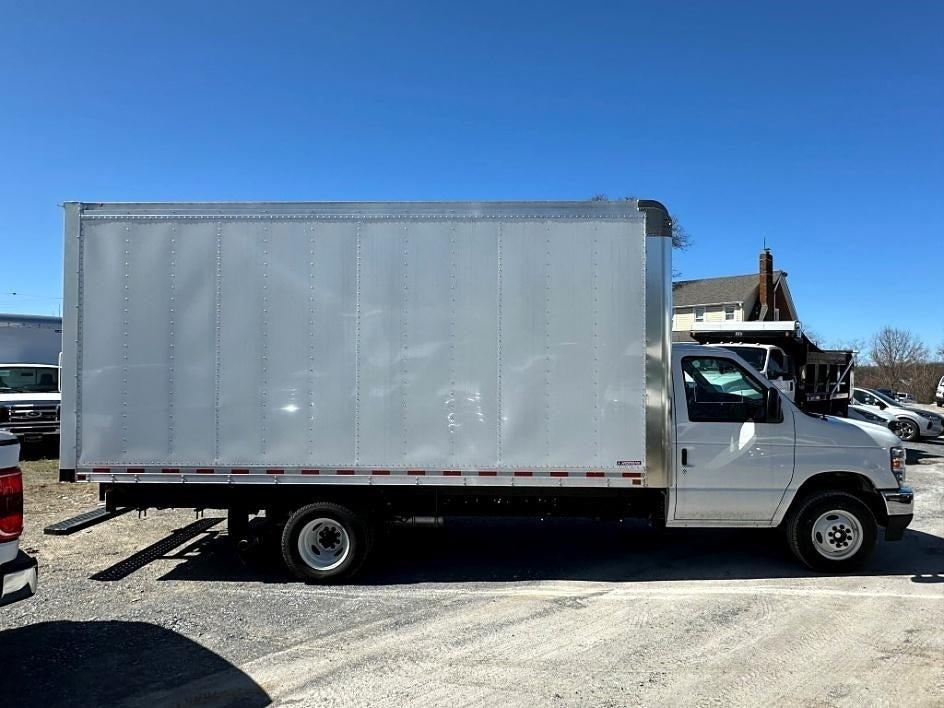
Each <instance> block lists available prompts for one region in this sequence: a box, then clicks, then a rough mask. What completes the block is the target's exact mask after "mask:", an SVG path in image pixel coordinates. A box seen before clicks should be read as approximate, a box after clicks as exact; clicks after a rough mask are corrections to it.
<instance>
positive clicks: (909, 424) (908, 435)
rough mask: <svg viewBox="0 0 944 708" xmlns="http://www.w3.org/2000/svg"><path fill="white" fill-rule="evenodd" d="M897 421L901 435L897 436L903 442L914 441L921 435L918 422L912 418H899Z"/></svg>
mask: <svg viewBox="0 0 944 708" xmlns="http://www.w3.org/2000/svg"><path fill="white" fill-rule="evenodd" d="M898 421H899V422H900V423H901V435H899V436H898V437H900V438H901V439H902V440H904V441H905V442H915V441H916V440H918V438H920V437H921V428H919V427H918V424H917V423H915V422H914V421H913V420H909V419H908V418H899V419H898Z"/></svg>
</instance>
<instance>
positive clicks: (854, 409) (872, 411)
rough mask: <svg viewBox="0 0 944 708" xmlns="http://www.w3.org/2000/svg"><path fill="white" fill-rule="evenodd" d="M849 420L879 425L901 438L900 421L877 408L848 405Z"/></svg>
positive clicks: (855, 404) (854, 404)
mask: <svg viewBox="0 0 944 708" xmlns="http://www.w3.org/2000/svg"><path fill="white" fill-rule="evenodd" d="M848 417H849V418H852V419H853V420H861V421H864V422H866V423H873V424H874V425H880V426H882V427H883V428H888V429H889V430H891V431H892V432H893V433H895V435H897V436H898V437H901V432H902V431H901V428H902V425H901V421H900V420H898V418H896V417H895V416H893V415H892V414H891V413H887V412H886V411H883V410H881V409H880V408H878V407H874V406H862V405H858V404H857V403H850V404H849V414H848Z"/></svg>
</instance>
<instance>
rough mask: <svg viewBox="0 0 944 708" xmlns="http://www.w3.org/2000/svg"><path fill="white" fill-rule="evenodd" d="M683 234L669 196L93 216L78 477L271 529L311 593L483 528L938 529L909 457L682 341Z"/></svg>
mask: <svg viewBox="0 0 944 708" xmlns="http://www.w3.org/2000/svg"><path fill="white" fill-rule="evenodd" d="M671 234H672V225H671V220H670V218H669V213H668V211H667V210H666V209H665V207H664V206H662V205H661V204H660V203H658V202H655V201H648V200H627V201H622V202H412V203H409V202H408V203H401V202H376V203H370V202H368V203H318V202H314V203H307V202H306V203H170V204H159V203H131V204H121V203H77V202H72V203H67V204H65V267H64V274H65V282H64V290H65V307H64V312H65V317H64V322H63V328H64V331H63V334H64V336H63V361H62V372H63V374H62V390H63V414H62V436H61V457H60V465H61V469H60V479H61V480H63V481H66V482H76V483H93V484H98V485H99V492H100V495H101V497H102V499H103V500H104V504H105V507H104V508H105V510H106V511H114V512H118V511H120V510H122V509H124V510H127V509H148V508H195V509H223V510H226V511H227V513H228V518H229V523H230V533H231V534H232V535H234V536H236V537H237V538H239V537H240V536H242V535H244V534H246V533H249V532H248V531H247V528H248V527H249V525H248V524H247V520H248V519H249V517H250V516H253V515H254V516H256V517H257V518H258V519H260V520H264V522H265V524H267V525H270V529H274V530H275V533H274V536H275V537H277V538H278V539H279V543H278V546H279V549H280V550H279V552H280V554H281V556H282V558H283V559H284V561H285V564H286V566H287V568H288V569H289V570H290V571H292V572H293V573H294V574H295V575H297V576H298V577H299V578H301V579H304V580H306V581H311V582H337V581H342V580H346V579H349V578H351V577H353V576H354V575H355V574H356V573H357V571H358V570H359V569H360V568H361V567H362V566H363V564H364V562H365V561H366V559H367V558H368V557H369V554H370V550H371V547H372V545H373V540H374V538H375V537H376V531H377V529H378V528H380V527H381V526H382V525H384V524H388V523H411V524H415V525H434V524H437V523H439V522H440V521H441V520H443V519H446V520H448V519H449V518H450V517H454V516H470V515H471V516H483V517H489V518H492V517H495V516H503V515H511V516H522V515H523V516H535V517H546V516H554V515H559V516H585V517H592V518H604V519H606V518H609V519H621V518H628V517H639V518H643V519H648V520H650V521H651V522H653V523H657V524H664V525H667V526H670V527H691V528H709V527H735V528H743V529H756V528H781V529H782V530H783V532H784V535H785V536H786V538H787V540H788V541H789V544H790V547H791V548H792V550H793V552H794V554H795V555H796V557H797V558H798V559H799V560H800V561H802V562H803V563H805V564H807V565H809V566H811V567H815V568H820V569H824V570H828V571H843V570H848V569H851V568H854V567H857V566H859V565H861V564H862V563H864V562H865V561H866V559H867V558H868V556H869V553H870V552H871V551H872V549H873V547H874V545H875V543H876V541H877V537H878V532H879V529H880V528H882V527H883V528H884V533H885V538H886V539H889V540H895V539H898V538H901V535H902V533H903V531H904V528H905V527H906V526H907V525H908V523H910V521H911V518H912V511H913V503H914V499H913V493H912V491H911V490H910V489H909V488H908V487H907V485H906V481H905V456H904V450H903V449H902V448H901V446H900V444H899V440H898V438H897V437H895V436H894V435H892V433H891V432H889V431H887V430H883V429H881V428H878V427H877V426H872V425H867V424H864V423H862V424H857V423H855V422H854V421H847V420H842V419H836V418H820V417H812V416H808V415H805V414H803V413H802V412H800V411H799V410H798V409H797V408H796V407H795V405H794V404H793V403H792V402H791V401H790V400H789V399H788V398H786V397H784V396H782V395H781V393H780V391H779V390H778V389H777V388H776V386H774V385H773V384H772V383H771V382H770V381H769V380H768V379H767V378H765V377H764V376H763V375H762V374H760V373H759V372H758V371H757V370H756V369H755V368H754V367H752V366H750V364H748V363H747V362H745V361H744V360H743V359H742V358H741V357H739V356H737V355H736V354H734V353H733V352H730V351H728V350H725V349H723V348H709V347H704V346H699V345H676V346H674V347H673V346H672V345H671V343H670V313H671V311H672V302H671V272H672V268H671V249H672V245H671ZM82 523H83V524H87V523H88V520H87V519H86V520H85V521H83V522H82ZM253 526H255V524H254V525H253ZM59 530H60V532H61V531H62V530H63V528H62V527H61V526H60V529H59Z"/></svg>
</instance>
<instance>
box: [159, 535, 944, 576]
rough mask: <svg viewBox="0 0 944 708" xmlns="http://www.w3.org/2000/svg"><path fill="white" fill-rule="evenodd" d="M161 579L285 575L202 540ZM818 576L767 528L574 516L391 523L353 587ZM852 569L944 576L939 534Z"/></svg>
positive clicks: (269, 555) (268, 554)
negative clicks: (657, 525) (427, 526)
mask: <svg viewBox="0 0 944 708" xmlns="http://www.w3.org/2000/svg"><path fill="white" fill-rule="evenodd" d="M189 551H190V552H189V554H188V555H187V557H186V558H185V559H184V562H183V563H180V564H179V565H177V566H176V567H174V568H173V569H171V570H170V571H169V572H168V573H166V574H165V575H164V576H163V577H162V580H164V579H166V580H194V581H197V580H200V581H226V580H231V581H242V582H247V581H249V582H252V581H256V582H287V581H291V578H289V577H288V576H287V573H286V571H285V569H284V567H283V566H282V565H281V564H280V563H279V562H278V561H277V560H275V559H276V558H277V551H276V549H274V548H272V549H264V551H265V552H264V553H263V552H259V553H258V554H256V555H255V556H252V557H249V558H246V557H240V556H237V554H236V553H235V552H234V551H232V550H231V549H230V546H229V544H228V543H227V542H226V537H225V536H218V537H214V538H208V539H206V540H205V541H204V542H202V543H201V542H198V543H197V544H194V545H192V546H191V547H190V549H189ZM818 575H820V574H819V573H816V572H815V571H811V570H809V569H807V568H805V567H803V566H801V565H800V564H799V563H798V562H797V561H795V560H794V559H793V557H792V556H791V555H789V553H788V551H787V550H786V548H785V547H784V544H783V543H782V541H781V539H780V537H779V534H778V533H777V532H776V531H774V530H766V529H764V530H757V529H749V530H732V529H698V530H685V529H667V530H662V531H655V530H652V529H649V528H647V527H646V526H645V524H642V523H634V522H626V523H601V522H594V521H591V520H583V519H552V520H547V521H537V520H533V519H491V520H487V519H456V520H450V522H449V523H448V526H447V527H446V528H444V529H436V530H413V529H392V530H390V531H389V532H387V533H386V534H384V535H383V537H382V538H381V539H380V540H379V542H378V546H377V549H376V552H375V553H374V556H373V558H372V561H371V563H370V564H369V565H368V567H367V568H366V569H365V571H364V573H363V574H362V575H361V577H360V578H359V579H358V582H359V583H361V584H367V585H392V584H410V583H454V582H517V581H532V580H588V581H609V582H657V581H672V580H727V579H732V580H733V579H762V578H800V577H816V576H818ZM855 575H859V576H882V575H910V576H912V581H913V582H919V583H941V582H944V539H942V538H940V537H938V536H934V535H931V534H927V533H924V532H921V531H913V530H908V531H906V532H905V537H904V538H903V539H902V540H901V541H897V542H894V543H886V542H885V541H884V540H879V543H878V547H877V548H876V551H875V555H874V556H873V558H872V560H871V561H870V563H869V564H868V565H867V566H866V568H864V569H862V570H860V571H857V572H856V573H855Z"/></svg>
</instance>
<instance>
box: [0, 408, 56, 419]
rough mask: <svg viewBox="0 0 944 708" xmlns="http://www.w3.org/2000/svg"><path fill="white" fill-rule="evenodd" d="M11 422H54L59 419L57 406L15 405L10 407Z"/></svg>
mask: <svg viewBox="0 0 944 708" xmlns="http://www.w3.org/2000/svg"><path fill="white" fill-rule="evenodd" d="M9 416H10V418H9V420H10V422H11V423H55V422H56V421H58V420H59V406H30V407H28V408H27V407H25V406H17V407H14V408H10V413H9Z"/></svg>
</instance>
